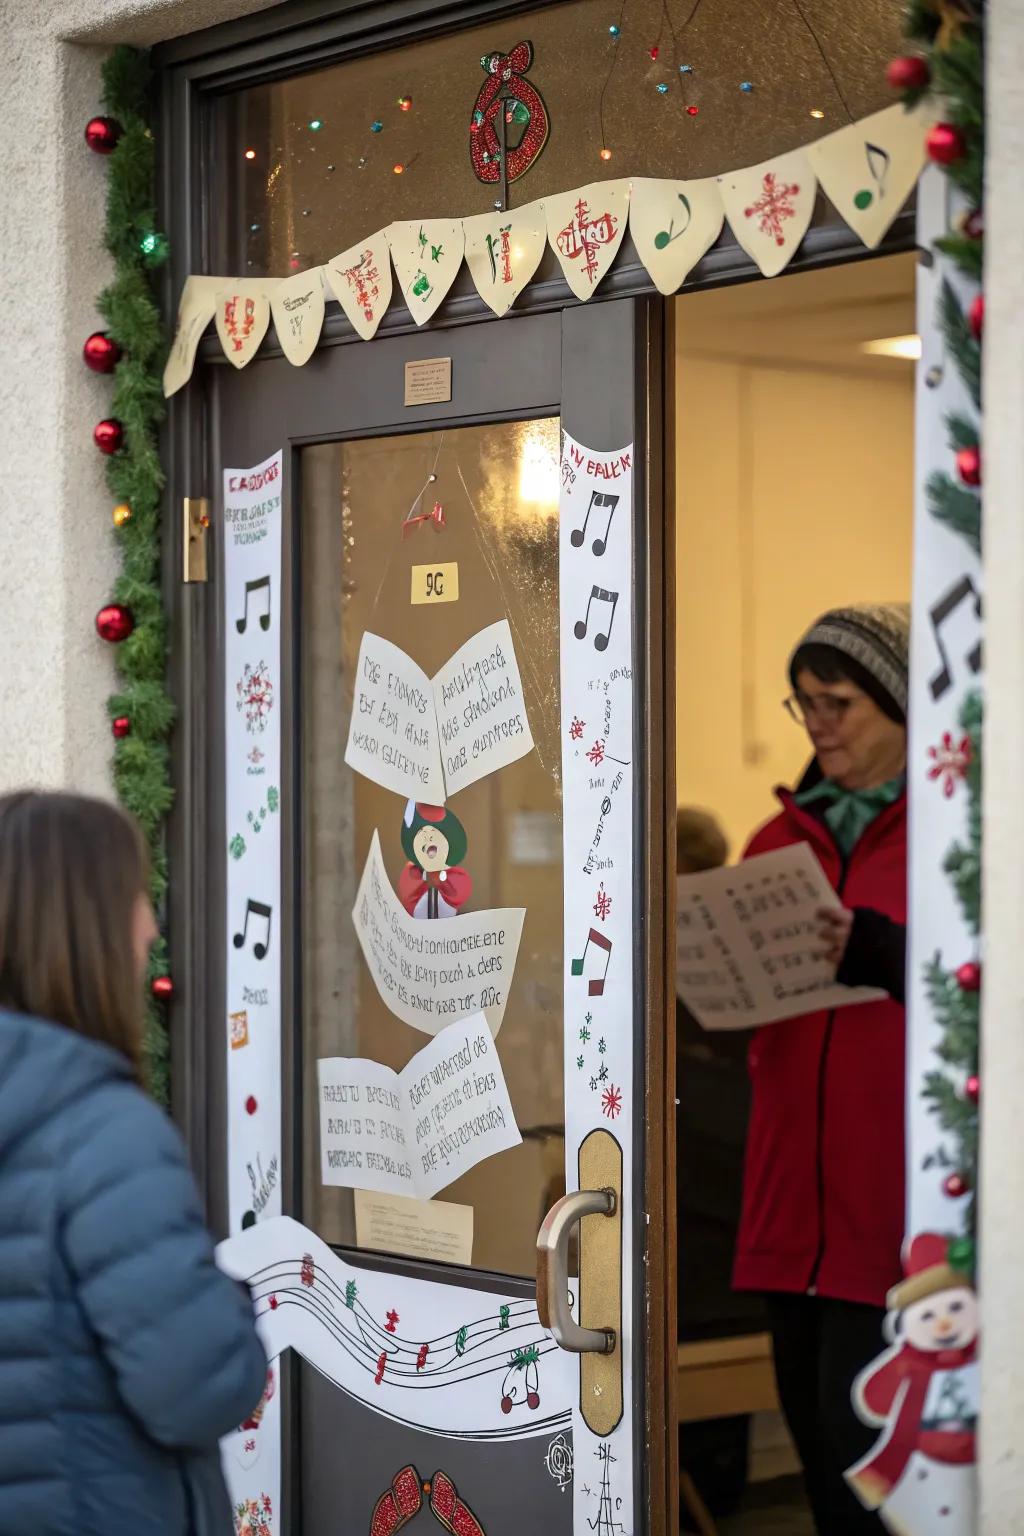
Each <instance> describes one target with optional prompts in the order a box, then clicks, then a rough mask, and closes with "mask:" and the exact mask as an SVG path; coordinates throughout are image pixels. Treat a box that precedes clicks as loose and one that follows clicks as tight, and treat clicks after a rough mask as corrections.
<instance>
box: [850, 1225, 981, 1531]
mask: <svg viewBox="0 0 1024 1536" xmlns="http://www.w3.org/2000/svg"><path fill="white" fill-rule="evenodd" d="M951 1250H952V1253H953V1256H954V1257H956V1258H959V1257H960V1256H961V1254H964V1253H970V1252H972V1251H973V1248H972V1245H971V1244H969V1243H966V1242H964V1241H963V1240H962V1239H961V1240H960V1241H957V1240H956V1239H954V1240H952V1241H951V1240H950V1239H948V1238H946V1237H943V1236H941V1235H940V1234H939V1233H936V1232H922V1233H920V1234H918V1236H917V1237H915V1238H913V1240H912V1241H911V1242H910V1243H909V1245H908V1246H907V1247H906V1249H905V1259H904V1266H903V1267H904V1278H903V1280H902V1281H901V1282H900V1283H899V1284H898V1285H895V1286H893V1288H892V1290H891V1291H890V1292H889V1295H888V1297H887V1298H886V1301H887V1306H888V1308H889V1314H888V1317H887V1318H886V1333H887V1337H889V1338H890V1339H891V1340H892V1344H891V1347H890V1348H889V1349H888V1350H886V1351H885V1353H884V1354H883V1355H880V1356H879V1357H878V1359H877V1360H873V1361H872V1363H871V1364H870V1365H869V1366H868V1367H867V1368H866V1370H864V1371H862V1372H861V1374H860V1375H859V1376H858V1377H857V1380H856V1381H855V1382H854V1384H853V1394H852V1395H853V1405H854V1408H855V1410H856V1412H857V1414H858V1416H859V1417H860V1418H861V1419H862V1420H863V1421H864V1423H865V1424H871V1425H877V1426H878V1427H880V1428H883V1429H884V1433H883V1434H882V1435H881V1437H880V1438H879V1440H878V1442H877V1443H876V1445H875V1447H874V1449H873V1450H872V1451H870V1452H869V1453H868V1455H867V1456H865V1457H864V1458H863V1460H862V1461H859V1462H858V1463H857V1464H856V1466H853V1467H851V1468H850V1469H849V1471H848V1472H847V1473H846V1480H847V1482H848V1483H849V1484H850V1487H851V1488H852V1489H853V1490H854V1492H855V1493H856V1494H857V1497H858V1498H859V1499H860V1501H861V1503H862V1504H864V1505H865V1506H866V1508H868V1509H877V1510H878V1513H879V1515H880V1516H881V1518H882V1520H883V1522H884V1523H885V1525H886V1527H887V1528H888V1530H890V1531H892V1532H894V1533H895V1536H932V1533H933V1532H936V1531H941V1532H942V1536H972V1533H973V1532H974V1528H975V1514H976V1482H975V1439H976V1429H977V1420H978V1402H979V1387H980V1381H979V1366H978V1331H979V1314H978V1298H977V1296H976V1294H975V1291H974V1287H973V1285H972V1284H971V1279H970V1274H969V1272H968V1270H967V1269H963V1268H958V1267H957V1266H956V1265H955V1264H954V1263H953V1262H952V1261H951Z"/></svg>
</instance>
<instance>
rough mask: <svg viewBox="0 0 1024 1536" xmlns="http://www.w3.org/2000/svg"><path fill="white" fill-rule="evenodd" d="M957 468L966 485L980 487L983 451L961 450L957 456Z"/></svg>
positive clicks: (976, 449)
mask: <svg viewBox="0 0 1024 1536" xmlns="http://www.w3.org/2000/svg"><path fill="white" fill-rule="evenodd" d="M956 467H957V473H958V474H959V476H960V479H961V480H962V481H963V483H964V485H980V484H981V449H980V448H961V449H960V450H959V452H958V453H957V456H956Z"/></svg>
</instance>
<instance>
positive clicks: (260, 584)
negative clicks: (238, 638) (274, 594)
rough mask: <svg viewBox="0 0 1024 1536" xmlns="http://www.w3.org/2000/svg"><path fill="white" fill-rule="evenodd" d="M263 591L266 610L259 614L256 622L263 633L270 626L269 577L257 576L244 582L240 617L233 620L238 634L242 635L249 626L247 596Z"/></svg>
mask: <svg viewBox="0 0 1024 1536" xmlns="http://www.w3.org/2000/svg"><path fill="white" fill-rule="evenodd" d="M264 592H266V594H267V611H266V613H261V614H260V616H259V621H258V622H259V626H260V629H262V631H263V633H264V634H266V632H267V630H268V629H269V628H270V602H271V592H270V577H269V576H258V577H257V578H256V579H255V580H254V581H247V582H246V584H245V604H244V606H243V608H242V617H241V618H240V619H236V620H235V628H236V629H237V630H238V633H239V634H240V635H244V634H245V632H246V629H247V628H248V627H249V598H250V597H255V596H257V594H262V593H264Z"/></svg>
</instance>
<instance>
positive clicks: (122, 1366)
mask: <svg viewBox="0 0 1024 1536" xmlns="http://www.w3.org/2000/svg"><path fill="white" fill-rule="evenodd" d="M146 884H147V869H146V858H145V852H144V849H143V846H142V843H141V840H140V838H139V836H138V833H137V831H136V829H135V827H134V826H133V825H132V823H131V822H129V821H128V819H127V818H126V817H125V816H123V815H122V814H121V813H120V812H119V811H117V810H116V809H114V807H112V806H109V805H106V804H104V803H102V802H100V801H92V800H84V799H81V798H79V797H77V796H71V795H52V794H35V793H24V794H18V795H12V796H8V797H7V798H5V799H3V800H0V1536H230V1533H231V1531H232V1528H233V1527H232V1517H231V1509H230V1505H229V1503H228V1498H227V1493H226V1490H225V1487H224V1482H223V1478H222V1476H221V1472H220V1463H219V1455H218V1450H217V1441H218V1438H219V1437H220V1436H221V1435H224V1434H226V1433H227V1432H228V1431H229V1430H231V1429H233V1428H234V1427H236V1426H237V1425H238V1424H239V1423H240V1422H241V1421H242V1419H244V1418H245V1417H246V1415H247V1414H248V1413H249V1412H250V1411H251V1410H252V1409H253V1407H254V1406H255V1405H256V1403H257V1401H258V1400H259V1398H260V1395H261V1393H262V1390H263V1386H264V1382H265V1379H266V1370H267V1361H266V1356H265V1354H264V1351H263V1347H262V1345H261V1344H260V1342H259V1339H258V1337H257V1335H256V1331H255V1328H254V1324H253V1314H252V1307H251V1303H250V1299H249V1296H248V1294H247V1292H246V1291H245V1290H244V1289H242V1288H241V1287H239V1286H238V1285H236V1284H235V1283H234V1281H232V1280H229V1279H228V1278H227V1277H226V1276H224V1275H222V1274H221V1273H220V1271H219V1270H217V1269H216V1267H215V1266H214V1261H213V1250H212V1244H211V1242H210V1238H209V1236H208V1234H207V1232H206V1228H205V1226H204V1224H203V1217H202V1212H201V1210H200V1205H199V1200H198V1197H197V1194H196V1190H195V1186H194V1184H193V1182H192V1178H191V1175H190V1173H189V1170H188V1165H187V1162H186V1157H185V1151H184V1147H183V1145H182V1142H181V1139H180V1137H179V1136H178V1133H177V1131H176V1130H175V1128H174V1126H173V1125H172V1123H171V1122H170V1120H169V1119H168V1118H167V1116H166V1115H165V1114H164V1112H163V1111H162V1110H161V1109H160V1108H158V1106H157V1105H156V1104H155V1103H154V1102H153V1101H152V1100H151V1099H150V1098H148V1097H147V1096H146V1094H145V1093H144V1092H143V1089H142V1086H141V1067H140V1056H141V1014H142V995H143V978H144V975H145V970H146V965H147V957H148V953H149V949H150V946H151V944H152V942H153V939H154V938H155V936H156V927H155V924H154V920H153V914H152V910H151V907H150V904H149V900H148V898H147V896H146V894H145V892H146Z"/></svg>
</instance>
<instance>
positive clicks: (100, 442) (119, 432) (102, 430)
mask: <svg viewBox="0 0 1024 1536" xmlns="http://www.w3.org/2000/svg"><path fill="white" fill-rule="evenodd" d="M92 440H93V442H94V443H95V444H96V447H97V448H98V449H99V451H100V453H107V454H111V453H117V452H118V451H119V450H120V447H121V444H122V443H123V442H124V427H122V425H121V423H120V422H119V421H114V419H113V417H110V416H108V417H106V418H105V419H104V420H103V421H98V422H97V423H96V425H95V427H93V429H92Z"/></svg>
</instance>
